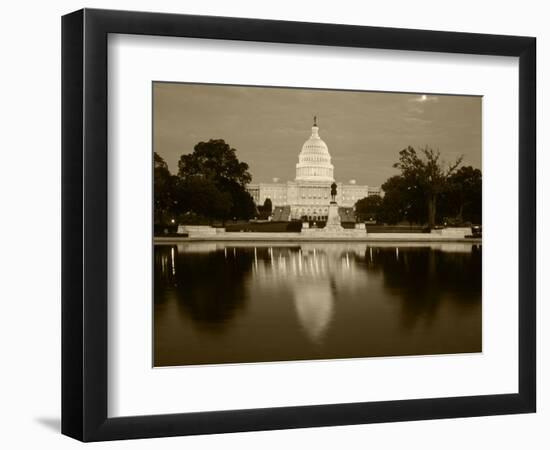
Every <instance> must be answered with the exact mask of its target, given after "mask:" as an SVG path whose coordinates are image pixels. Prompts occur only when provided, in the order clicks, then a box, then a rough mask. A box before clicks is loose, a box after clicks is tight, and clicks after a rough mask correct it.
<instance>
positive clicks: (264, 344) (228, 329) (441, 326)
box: [154, 242, 481, 366]
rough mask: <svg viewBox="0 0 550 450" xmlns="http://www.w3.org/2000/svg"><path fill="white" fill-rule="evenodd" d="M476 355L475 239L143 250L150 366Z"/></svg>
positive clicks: (478, 289)
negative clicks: (150, 320) (147, 268)
mask: <svg viewBox="0 0 550 450" xmlns="http://www.w3.org/2000/svg"><path fill="white" fill-rule="evenodd" d="M480 351H481V245H479V244H471V243H468V244H466V243H464V244H462V243H448V244H447V243H444V244H424V243H422V244H413V243H410V244H399V245H392V244H370V243H357V244H356V243H297V244H288V245H285V244H281V243H273V244H269V243H219V242H217V243H214V242H212V243H206V242H201V243H192V242H189V243H178V244H173V245H155V250H154V365H155V366H174V365H189V364H221V363H242V362H260V361H288V360H312V359H332V358H356V357H373V356H398V355H426V354H443V353H466V352H480Z"/></svg>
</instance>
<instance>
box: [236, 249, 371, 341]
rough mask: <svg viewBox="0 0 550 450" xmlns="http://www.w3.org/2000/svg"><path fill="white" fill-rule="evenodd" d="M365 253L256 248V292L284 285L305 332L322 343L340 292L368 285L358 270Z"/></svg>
mask: <svg viewBox="0 0 550 450" xmlns="http://www.w3.org/2000/svg"><path fill="white" fill-rule="evenodd" d="M364 252H365V247H364V246H347V245H346V244H343V245H340V244H334V245H330V246H325V247H324V248H319V246H318V245H314V244H304V245H301V246H298V247H289V248H280V247H277V248H273V247H267V248H258V247H255V248H254V266H253V274H252V280H253V289H256V288H260V289H277V288H278V287H280V286H281V285H282V284H283V283H284V284H285V285H286V286H288V288H289V289H290V290H291V292H292V299H293V301H294V307H295V309H296V314H297V317H298V320H299V321H300V324H301V326H302V329H303V330H304V331H305V332H306V334H307V335H308V337H309V338H310V339H311V340H312V341H313V342H321V340H322V338H323V336H324V335H325V333H326V332H327V331H328V329H329V326H330V323H331V320H332V317H333V314H334V311H335V302H336V301H338V292H339V291H340V290H342V289H345V288H348V289H349V288H350V286H353V287H354V288H361V287H364V286H365V284H366V280H367V278H366V275H367V274H366V272H365V271H360V270H358V267H357V266H358V261H361V260H364V258H365V253H364ZM230 255H231V252H230Z"/></svg>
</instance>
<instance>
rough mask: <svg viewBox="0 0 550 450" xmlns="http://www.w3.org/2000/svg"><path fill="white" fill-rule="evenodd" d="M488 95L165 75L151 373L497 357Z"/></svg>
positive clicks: (159, 96)
mask: <svg viewBox="0 0 550 450" xmlns="http://www.w3.org/2000/svg"><path fill="white" fill-rule="evenodd" d="M482 101H483V99H482V97H481V96H471V95H458V94H457V95H450V94H438V93H401V92H376V91H353V90H336V89H312V88H296V87H292V88H290V87H289V88H287V87H263V86H236V85H214V84H198V83H180V82H178V83H175V82H167V81H155V82H153V83H152V108H153V123H152V131H153V142H152V147H153V148H152V171H153V190H154V195H153V217H152V221H153V229H154V236H153V274H152V276H153V290H154V292H153V305H152V309H153V355H152V358H153V366H154V367H168V366H189V365H205V364H213V365H215V364H228V363H234V364H235V363H261V362H283V361H305V360H333V359H343V358H372V357H406V356H422V355H451V354H464V353H479V352H482V350H483V347H482V134H481V130H482Z"/></svg>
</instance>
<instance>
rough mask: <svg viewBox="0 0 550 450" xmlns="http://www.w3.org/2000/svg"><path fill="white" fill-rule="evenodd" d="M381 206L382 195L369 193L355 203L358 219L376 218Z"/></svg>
mask: <svg viewBox="0 0 550 450" xmlns="http://www.w3.org/2000/svg"><path fill="white" fill-rule="evenodd" d="M381 208H382V197H380V196H379V195H369V196H368V197H365V198H362V199H361V200H358V201H357V203H355V212H356V214H357V217H358V218H359V220H361V221H363V220H372V219H374V220H378V216H379V215H380V210H381Z"/></svg>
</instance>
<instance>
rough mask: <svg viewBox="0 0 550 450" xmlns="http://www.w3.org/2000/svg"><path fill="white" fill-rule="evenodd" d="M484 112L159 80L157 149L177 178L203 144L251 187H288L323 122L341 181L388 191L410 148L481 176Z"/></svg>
mask: <svg viewBox="0 0 550 450" xmlns="http://www.w3.org/2000/svg"><path fill="white" fill-rule="evenodd" d="M481 104H482V98H481V97H477V96H460V95H436V94H430V93H387V92H367V91H342V90H320V89H296V88H270V87H253V86H224V85H206V84H185V83H166V82H155V83H154V84H153V147H154V151H156V152H157V153H158V154H159V155H160V156H162V157H163V158H164V160H165V161H166V162H167V164H168V167H169V169H170V171H171V172H172V173H177V162H178V160H179V158H180V156H181V155H182V154H185V153H191V152H192V151H193V147H194V146H195V145H196V144H197V143H198V142H200V141H208V140H209V139H223V140H225V142H227V143H228V144H229V145H231V147H233V148H235V149H236V150H237V157H238V158H239V160H241V161H244V162H246V163H248V165H249V166H250V169H249V170H250V173H251V174H252V182H253V183H259V182H271V181H272V180H273V178H279V180H280V181H281V182H285V181H287V180H294V177H295V170H296V168H295V166H296V163H297V162H298V154H299V153H300V150H301V148H302V145H303V144H304V142H305V141H306V140H307V139H308V138H309V137H310V135H311V126H312V125H313V116H317V124H318V126H319V135H320V137H321V139H323V140H324V141H325V143H326V144H327V146H328V149H329V152H330V155H331V157H332V163H333V164H334V177H335V178H336V180H337V181H339V182H349V180H356V182H357V184H367V185H369V186H380V185H381V184H382V183H384V181H386V180H387V179H388V178H389V177H390V176H392V175H394V174H396V173H398V172H397V169H394V168H393V167H392V164H393V163H395V162H396V161H397V159H398V157H399V151H400V150H402V149H403V148H406V147H407V146H409V145H411V146H413V147H414V148H415V149H420V148H422V147H424V146H429V147H432V148H434V149H439V150H440V151H441V156H442V159H443V160H444V161H445V162H446V163H451V162H454V161H455V160H456V158H457V157H459V156H460V155H463V156H464V161H463V165H471V166H474V167H476V168H480V169H481V114H482V112H481V108H482V106H481Z"/></svg>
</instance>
